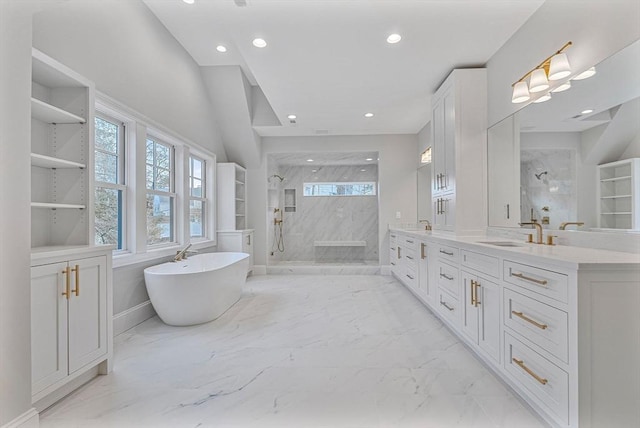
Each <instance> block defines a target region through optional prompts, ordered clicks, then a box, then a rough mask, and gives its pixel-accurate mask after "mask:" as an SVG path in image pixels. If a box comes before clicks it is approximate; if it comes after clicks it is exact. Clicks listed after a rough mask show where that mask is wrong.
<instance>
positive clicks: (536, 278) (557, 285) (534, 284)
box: [504, 260, 569, 303]
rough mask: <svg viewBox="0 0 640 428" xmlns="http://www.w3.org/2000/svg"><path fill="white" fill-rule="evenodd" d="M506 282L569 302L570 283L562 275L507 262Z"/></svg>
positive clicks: (505, 270)
mask: <svg viewBox="0 0 640 428" xmlns="http://www.w3.org/2000/svg"><path fill="white" fill-rule="evenodd" d="M504 281H505V282H508V283H510V284H514V285H517V286H519V287H523V288H526V289H527V290H531V291H533V292H535V293H539V294H542V295H544V296H547V297H551V298H552V299H556V300H559V301H561V302H564V303H567V301H568V300H567V294H568V287H569V285H568V284H569V282H568V278H567V275H565V274H562V273H558V272H553V271H550V270H546V269H541V268H539V267H535V266H529V265H525V264H522V263H516V262H512V261H510V260H505V261H504Z"/></svg>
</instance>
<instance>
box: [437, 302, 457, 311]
mask: <svg viewBox="0 0 640 428" xmlns="http://www.w3.org/2000/svg"><path fill="white" fill-rule="evenodd" d="M440 304H441V305H442V306H444V307H445V308H447V309H449V310H450V311H453V310H455V308H452V307H451V306H449V305H447V302H443V301H442V300H440Z"/></svg>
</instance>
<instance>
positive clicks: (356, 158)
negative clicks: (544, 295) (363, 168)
mask: <svg viewBox="0 0 640 428" xmlns="http://www.w3.org/2000/svg"><path fill="white" fill-rule="evenodd" d="M309 159H311V161H309ZM367 159H371V160H367ZM269 162H270V163H273V165H276V166H289V165H293V166H311V167H313V166H336V165H377V164H378V152H339V153H338V152H310V153H274V154H270V155H269Z"/></svg>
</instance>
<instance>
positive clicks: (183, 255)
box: [173, 244, 196, 262]
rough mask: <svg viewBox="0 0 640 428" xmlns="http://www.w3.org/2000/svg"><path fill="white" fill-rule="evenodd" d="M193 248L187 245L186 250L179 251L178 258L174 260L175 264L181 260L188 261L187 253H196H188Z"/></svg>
mask: <svg viewBox="0 0 640 428" xmlns="http://www.w3.org/2000/svg"><path fill="white" fill-rule="evenodd" d="M189 248H191V244H189V245H187V246H186V247H185V248H184V249H182V250H180V251H178V252H177V253H176V256H175V257H174V258H173V261H174V262H179V261H180V260H186V259H187V253H195V252H196V251H188V250H189Z"/></svg>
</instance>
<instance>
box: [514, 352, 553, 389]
mask: <svg viewBox="0 0 640 428" xmlns="http://www.w3.org/2000/svg"><path fill="white" fill-rule="evenodd" d="M513 362H514V363H516V364H517V365H518V366H520V368H521V369H522V370H524V371H525V372H527V373H529V374H530V375H531V377H533V378H534V379H535V380H537V381H538V382H540V383H541V384H543V385H546V384H547V382H549V381H548V380H547V379H545V378H542V377H540V376H538V375H537V374H535V373H534V372H533V370H531V369H530V368H529V367H527V366H525V365H524V361H522V360H519V359H517V358H515V357H514V358H513Z"/></svg>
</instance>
